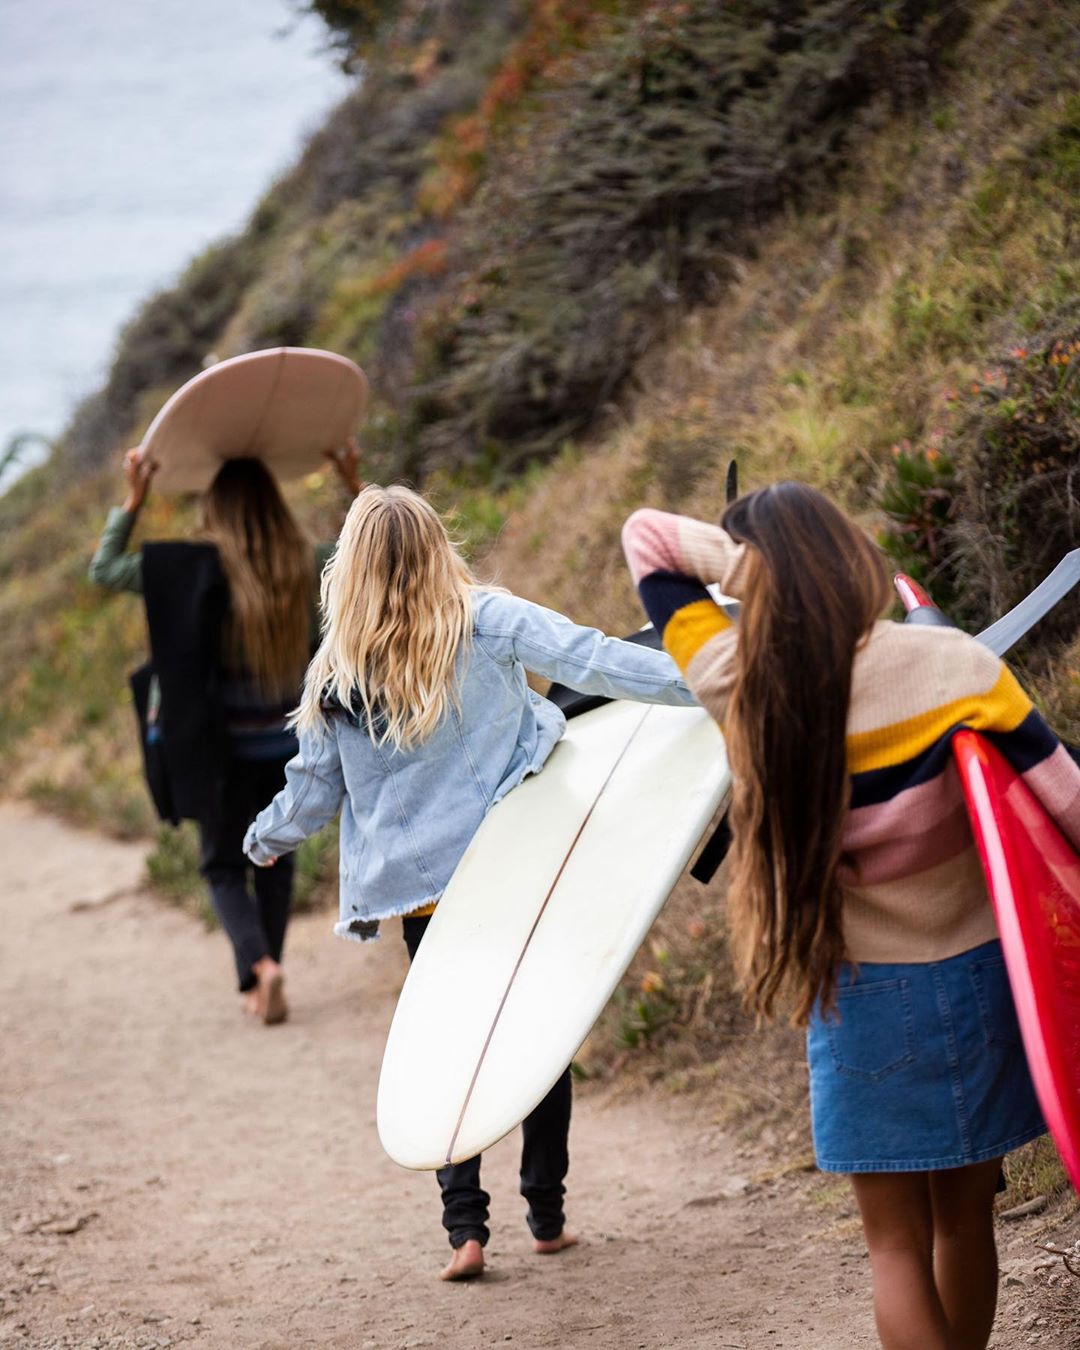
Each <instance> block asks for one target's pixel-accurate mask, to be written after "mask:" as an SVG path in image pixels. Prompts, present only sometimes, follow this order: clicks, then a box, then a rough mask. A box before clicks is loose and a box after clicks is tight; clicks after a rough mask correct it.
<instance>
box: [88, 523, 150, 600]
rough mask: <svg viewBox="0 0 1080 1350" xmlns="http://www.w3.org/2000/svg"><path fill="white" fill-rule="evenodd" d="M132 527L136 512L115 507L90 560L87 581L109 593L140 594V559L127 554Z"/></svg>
mask: <svg viewBox="0 0 1080 1350" xmlns="http://www.w3.org/2000/svg"><path fill="white" fill-rule="evenodd" d="M134 528H135V512H134V511H125V510H124V509H123V507H120V506H114V507H113V508H112V510H111V511H110V512H109V517H108V519H107V520H106V522H105V528H104V530H102V532H101V539H100V541H99V543H98V546H97V552H96V553H95V554H94V556H93V558H91V560H90V580H91V581H96V582H97V584H98V585H99V586H104V587H105V588H106V589H107V590H110V591H134V592H135V593H136V594H137V595H141V594H142V558H141V556H140V555H139V554H138V553H128V552H126V550H127V545H128V540H129V539H130V538H131V531H132V530H133V529H134Z"/></svg>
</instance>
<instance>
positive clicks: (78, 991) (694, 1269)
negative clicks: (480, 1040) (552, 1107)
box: [0, 806, 1080, 1350]
mask: <svg viewBox="0 0 1080 1350" xmlns="http://www.w3.org/2000/svg"><path fill="white" fill-rule="evenodd" d="M0 856H2V857H3V858H4V880H3V883H2V889H0V1093H2V1106H0V1110H2V1115H0V1344H2V1345H12V1346H38V1347H61V1346H63V1347H68V1346H80V1347H81V1346H87V1347H113V1346H116V1347H121V1346H122V1347H127V1346H147V1347H149V1346H172V1345H181V1344H198V1345H201V1346H205V1347H228V1348H229V1350H233V1348H236V1350H240V1348H241V1347H260V1348H261V1350H286V1348H287V1350H298V1348H299V1347H308V1346H318V1347H355V1348H356V1350H398V1347H401V1350H406V1348H407V1347H421V1346H432V1347H436V1346H437V1347H440V1350H476V1348H477V1347H487V1346H503V1345H507V1344H510V1345H516V1346H519V1347H559V1348H560V1350H579V1348H580V1350H633V1348H634V1347H648V1348H649V1350H655V1347H667V1346H680V1347H686V1348H687V1350H691V1348H694V1350H705V1347H708V1350H724V1348H725V1347H740V1348H741V1350H750V1348H751V1347H755V1348H756V1347H798V1348H799V1350H816V1348H818V1347H829V1348H830V1350H832V1348H836V1350H839V1348H840V1347H845V1348H846V1347H860V1346H873V1345H876V1338H875V1337H874V1335H873V1327H872V1319H871V1314H870V1306H869V1298H868V1270H867V1263H866V1259H865V1255H864V1251H863V1247H862V1243H861V1240H860V1239H859V1237H858V1233H857V1229H856V1227H855V1225H853V1224H852V1223H851V1222H850V1221H849V1222H846V1223H844V1222H841V1223H839V1224H833V1227H832V1231H831V1232H830V1231H828V1226H827V1225H826V1227H825V1228H823V1226H822V1213H821V1211H820V1209H818V1210H817V1211H816V1212H815V1209H814V1201H813V1196H812V1192H811V1191H810V1190H809V1189H808V1183H807V1181H806V1179H805V1178H803V1179H802V1180H799V1179H798V1178H783V1177H781V1178H780V1179H778V1180H776V1181H772V1182H770V1181H765V1180H762V1179H761V1178H760V1177H759V1178H758V1179H757V1180H756V1181H754V1180H753V1179H752V1178H750V1181H751V1184H749V1185H747V1180H746V1178H747V1169H746V1159H745V1157H742V1158H741V1157H740V1152H739V1146H738V1144H737V1143H736V1141H734V1140H732V1139H731V1138H729V1137H728V1136H727V1135H725V1134H724V1132H723V1131H722V1130H720V1129H719V1128H718V1127H717V1126H716V1125H715V1124H713V1123H712V1122H711V1121H710V1119H709V1117H708V1113H707V1111H705V1110H704V1109H703V1107H702V1105H701V1103H694V1102H687V1103H684V1102H677V1101H673V1100H671V1099H669V1098H665V1097H660V1096H657V1097H644V1098H637V1099H634V1100H631V1101H626V1100H619V1099H617V1098H615V1097H613V1096H611V1094H610V1093H607V1094H605V1093H603V1092H601V1091H597V1090H592V1091H590V1092H588V1093H585V1094H581V1095H579V1098H578V1100H577V1103H576V1106H575V1115H574V1124H573V1127H572V1132H571V1156H572V1164H571V1173H570V1179H569V1186H570V1193H569V1201H568V1214H569V1221H570V1222H569V1226H570V1227H571V1228H572V1229H573V1230H574V1231H577V1232H579V1233H580V1235H581V1237H582V1245H581V1246H580V1247H578V1248H577V1249H575V1250H572V1251H568V1252H565V1253H563V1254H561V1255H559V1256H557V1257H538V1256H536V1255H534V1254H533V1253H532V1251H531V1243H530V1240H529V1234H528V1230H527V1228H526V1227H525V1224H524V1221H523V1218H524V1210H523V1202H522V1201H521V1199H520V1198H519V1196H518V1194H517V1182H516V1170H517V1156H516V1153H517V1141H516V1138H515V1137H511V1138H510V1139H509V1140H506V1141H504V1142H503V1143H502V1144H500V1145H499V1146H498V1147H496V1148H495V1149H493V1150H492V1151H491V1152H490V1154H489V1155H488V1156H487V1158H486V1160H485V1172H484V1176H485V1184H486V1186H487V1188H488V1189H489V1190H490V1191H491V1192H492V1197H493V1202H492V1212H493V1223H492V1228H493V1237H492V1242H491V1245H490V1246H489V1248H488V1256H489V1273H488V1274H487V1275H486V1276H485V1278H484V1279H483V1280H482V1281H480V1282H475V1283H472V1284H468V1285H445V1284H441V1283H439V1282H438V1281H437V1280H436V1278H435V1276H436V1272H437V1271H438V1269H439V1267H440V1265H441V1264H442V1262H443V1261H444V1259H445V1255H446V1251H447V1248H446V1246H445V1238H444V1235H443V1232H442V1229H441V1227H440V1225H439V1207H438V1202H437V1194H436V1189H435V1182H434V1178H433V1177H431V1176H430V1175H427V1174H419V1173H410V1172H406V1171H403V1170H402V1169H400V1168H398V1167H397V1166H395V1164H393V1163H392V1162H390V1161H389V1159H387V1158H386V1156H385V1155H384V1154H383V1152H382V1150H381V1148H380V1146H379V1143H378V1139H377V1136H376V1133H375V1126H374V1114H375V1090H376V1083H377V1078H378V1068H379V1060H380V1055H381V1051H382V1046H383V1042H384V1038H385V1034H386V1029H387V1026H388V1024H389V1020H390V1017H391V1014H392V1012H393V1007H394V1000H395V997H396V994H397V992H398V990H399V988H400V985H401V981H402V979H403V976H404V972H405V959H404V947H403V944H402V943H401V941H400V937H399V934H398V930H397V927H396V925H389V926H388V932H387V938H388V939H389V940H384V941H382V942H380V943H377V944H374V945H373V946H372V947H371V948H367V949H363V950H361V949H359V948H356V947H355V946H353V945H351V944H346V943H341V942H337V941H335V940H334V939H333V938H332V937H330V935H329V924H328V921H327V918H326V916H325V915H322V916H314V917H310V918H304V919H301V920H299V921H298V922H297V923H296V924H295V925H294V927H293V930H292V932H291V934H290V947H289V952H288V962H287V968H288V990H289V995H290V999H291V1002H292V1006H293V1010H294V1015H293V1017H292V1019H291V1020H290V1022H289V1023H288V1024H286V1025H285V1026H282V1027H277V1028H264V1027H262V1026H259V1025H254V1024H251V1023H250V1022H248V1021H247V1020H245V1019H244V1018H242V1017H241V1015H240V1013H239V1012H238V1007H237V999H236V997H235V995H234V993H233V992H232V988H231V983H230V980H231V971H230V957H229V952H228V949H227V945H226V943H225V941H224V939H223V938H222V937H221V935H220V934H208V933H204V932H203V931H201V929H200V928H199V927H198V926H197V925H196V924H194V923H193V922H192V921H191V920H190V919H189V918H187V917H186V916H184V915H182V914H180V913H177V912H174V911H171V910H169V909H167V908H165V907H163V906H162V905H161V904H160V903H159V902H157V901H155V900H154V899H153V898H152V897H150V896H148V895H146V894H144V893H143V892H142V891H141V890H140V877H141V874H142V864H143V855H142V850H141V849H140V848H139V847H137V846H133V845H124V844H118V843H115V842H112V841H107V840H104V839H101V838H99V837H97V836H95V835H91V834H83V833H79V832H76V831H73V830H71V829H70V828H68V827H66V826H63V825H61V824H59V823H57V822H56V821H54V820H52V819H50V818H48V817H45V816H40V815H36V814H34V813H32V812H30V811H29V810H27V809H26V808H23V807H19V806H2V807H0ZM433 1034H438V1033H437V1029H435V1028H433ZM815 1234H816V1236H815ZM1020 1240H1021V1239H1019V1238H1018V1239H1017V1241H1020ZM1028 1247H1030V1241H1029V1242H1028ZM1023 1255H1024V1259H1025V1260H1026V1259H1028V1257H1029V1256H1030V1252H1029V1251H1028V1250H1027V1248H1025V1250H1024V1253H1023ZM1011 1268H1017V1269H1018V1268H1019V1267H1016V1266H1014V1267H1011ZM1022 1273H1023V1280H1022V1281H1021V1280H1019V1279H1018V1280H1017V1282H1016V1283H1015V1285H1013V1286H1012V1287H1009V1288H1006V1289H1004V1290H1003V1295H1004V1305H1005V1306H1004V1308H1003V1317H1002V1330H1001V1332H1000V1333H999V1334H998V1336H997V1337H996V1338H995V1341H994V1345H995V1347H999V1350H1014V1348H1018V1347H1020V1346H1027V1345H1032V1344H1040V1345H1045V1346H1053V1347H1067V1346H1070V1345H1074V1344H1077V1343H1080V1335H1078V1336H1077V1337H1076V1338H1075V1339H1074V1337H1073V1335H1072V1332H1071V1331H1066V1330H1065V1326H1066V1324H1065V1322H1063V1321H1062V1320H1061V1318H1060V1317H1059V1316H1057V1315H1055V1314H1054V1313H1053V1310H1051V1315H1050V1316H1049V1318H1045V1317H1044V1318H1043V1320H1042V1322H1041V1323H1039V1324H1038V1325H1036V1323H1035V1319H1036V1317H1037V1316H1038V1315H1039V1314H1040V1311H1041V1309H1042V1304H1039V1305H1037V1306H1033V1305H1031V1304H1030V1303H1025V1302H1024V1300H1025V1299H1026V1298H1027V1297H1028V1296H1029V1292H1030V1284H1031V1279H1033V1278H1034V1276H1031V1277H1029V1275H1028V1273H1027V1270H1026V1267H1025V1269H1024V1271H1023V1272H1022ZM1062 1279H1063V1280H1064V1279H1066V1277H1062ZM1066 1283H1067V1280H1066ZM1062 1306H1064V1305H1062ZM1070 1306H1073V1305H1070ZM1076 1306H1077V1311H1078V1313H1080V1305H1076ZM1025 1323H1027V1324H1028V1325H1026V1326H1025V1325H1024V1324H1025ZM1073 1325H1074V1327H1076V1326H1080V1322H1077V1323H1074V1324H1073Z"/></svg>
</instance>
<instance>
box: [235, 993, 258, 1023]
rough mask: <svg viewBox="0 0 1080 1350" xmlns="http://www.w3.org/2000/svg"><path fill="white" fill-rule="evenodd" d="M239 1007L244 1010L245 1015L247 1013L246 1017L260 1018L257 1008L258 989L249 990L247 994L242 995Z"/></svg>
mask: <svg viewBox="0 0 1080 1350" xmlns="http://www.w3.org/2000/svg"><path fill="white" fill-rule="evenodd" d="M240 1007H241V1008H242V1009H243V1010H244V1012H245V1013H247V1015H248V1017H259V1016H261V1009H260V1008H259V991H258V989H249V990H248V991H247V993H246V994H245V995H244V997H243V999H242V1001H241V1003H240Z"/></svg>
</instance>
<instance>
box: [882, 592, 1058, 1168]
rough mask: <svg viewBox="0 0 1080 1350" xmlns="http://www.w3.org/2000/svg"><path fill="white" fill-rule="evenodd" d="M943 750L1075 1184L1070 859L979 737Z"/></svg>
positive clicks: (917, 617)
mask: <svg viewBox="0 0 1080 1350" xmlns="http://www.w3.org/2000/svg"><path fill="white" fill-rule="evenodd" d="M894 580H895V583H896V589H897V592H898V593H899V595H900V599H901V600H902V601H903V604H904V608H905V609H906V610H907V612H908V622H910V623H926V624H940V625H945V626H948V627H953V626H954V625H953V624H952V623H951V621H950V620H949V619H948V618H946V616H945V615H944V614H943V613H942V612H941V610H939V609H938V608H937V606H936V605H935V604H934V602H933V600H931V598H930V596H929V595H927V593H926V591H924V590H923V588H922V587H921V586H919V585H918V583H916V582H914V581H912V579H911V578H910V577H907V576H904V574H903V573H900V574H899V575H898V576H897V577H896V578H895V579H894ZM1018 608H1019V607H1018ZM988 631H989V630H988ZM980 637H981V635H980ZM987 645H992V644H989V643H988V644H987ZM953 755H954V757H955V759H956V765H957V768H958V770H959V772H960V781H961V783H962V784H963V788H964V798H965V801H966V803H967V810H968V817H969V818H970V820H971V828H972V832H973V833H974V835H975V843H976V844H977V846H978V849H979V857H980V859H981V861H982V868H983V873H984V874H985V876H986V884H987V889H988V890H989V892H990V899H991V902H992V903H993V906H994V912H995V914H996V916H997V924H998V932H999V933H1000V935H1001V949H1002V952H1003V953H1004V956H1005V968H1006V970H1007V971H1008V972H1009V984H1010V985H1011V987H1012V993H1013V1002H1014V1003H1015V1004H1016V1014H1017V1017H1018V1019H1019V1021H1020V1034H1021V1036H1022V1037H1023V1041H1024V1050H1025V1053H1026V1055H1027V1061H1028V1067H1029V1068H1030V1070H1031V1077H1032V1081H1033V1082H1034V1084H1035V1092H1036V1094H1037V1096H1038V1098H1039V1105H1040V1106H1041V1107H1042V1113H1043V1117H1044V1119H1045V1120H1046V1124H1047V1126H1048V1128H1049V1130H1050V1133H1051V1135H1052V1136H1053V1139H1054V1143H1055V1144H1056V1145H1057V1148H1058V1152H1059V1153H1060V1154H1061V1161H1062V1162H1063V1163H1064V1165H1065V1170H1066V1171H1067V1172H1068V1174H1069V1177H1070V1179H1071V1181H1072V1184H1073V1185H1074V1186H1075V1187H1076V1189H1077V1190H1078V1191H1080V857H1077V855H1076V853H1075V852H1074V851H1073V848H1072V845H1071V844H1070V843H1069V842H1068V840H1067V839H1066V838H1065V837H1064V835H1063V834H1062V833H1061V831H1060V830H1059V829H1058V827H1057V826H1056V825H1055V824H1054V822H1053V820H1052V819H1051V818H1050V816H1049V815H1048V814H1047V813H1046V811H1045V810H1044V809H1043V807H1042V804H1041V803H1040V802H1039V800H1038V798H1037V797H1036V796H1035V794H1034V793H1033V792H1032V791H1031V789H1030V788H1029V787H1028V785H1027V784H1026V783H1025V782H1024V781H1023V779H1022V778H1021V777H1020V775H1019V774H1018V773H1017V772H1016V770H1015V769H1014V768H1013V767H1012V765H1011V764H1010V763H1009V762H1008V760H1007V759H1006V758H1005V757H1004V755H1002V754H1001V752H1000V751H999V750H997V749H996V748H995V747H994V746H993V745H992V744H991V743H990V742H989V741H988V740H986V739H985V738H984V737H982V736H980V735H978V734H977V733H976V732H974V731H968V730H963V731H958V732H957V733H956V735H955V736H954V737H953Z"/></svg>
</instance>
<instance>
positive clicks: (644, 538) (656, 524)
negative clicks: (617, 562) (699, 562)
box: [622, 507, 686, 586]
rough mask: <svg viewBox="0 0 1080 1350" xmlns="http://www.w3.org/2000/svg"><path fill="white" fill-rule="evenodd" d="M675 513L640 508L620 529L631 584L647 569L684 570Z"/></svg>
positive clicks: (663, 570) (660, 570)
mask: <svg viewBox="0 0 1080 1350" xmlns="http://www.w3.org/2000/svg"><path fill="white" fill-rule="evenodd" d="M678 519H679V518H678V516H673V515H669V514H668V513H667V512H666V511H653V510H651V509H650V508H649V507H642V509H641V510H640V511H635V512H634V514H633V515H632V516H631V517H630V518H629V520H627V522H626V524H625V525H624V526H623V528H622V545H623V551H624V552H625V554H626V561H627V563H628V564H629V566H630V575H631V576H632V577H633V578H634V585H635V586H636V585H637V583H638V582H639V581H640V580H641V578H642V577H644V576H648V574H649V573H650V572H684V571H685V570H686V567H685V564H684V562H683V559H682V557H681V556H680V554H679V530H678Z"/></svg>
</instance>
